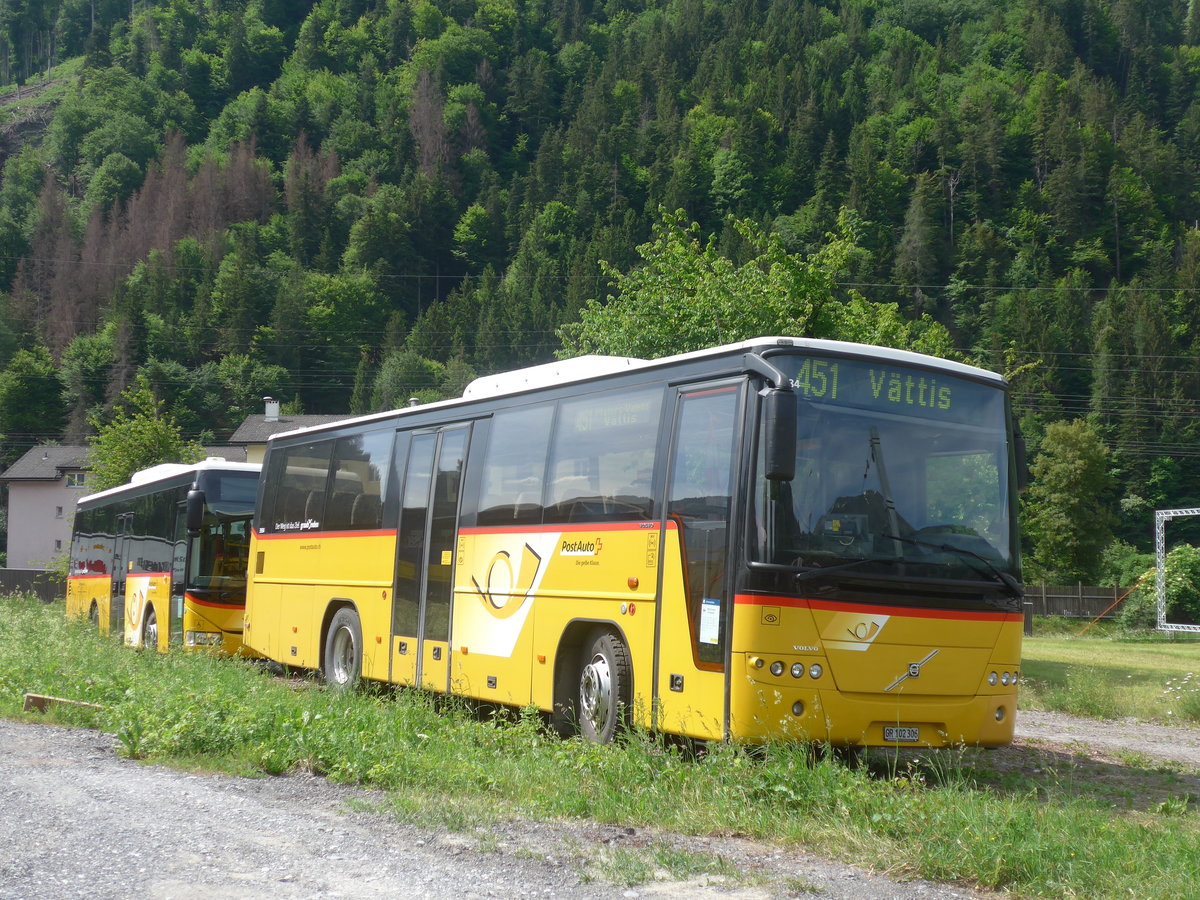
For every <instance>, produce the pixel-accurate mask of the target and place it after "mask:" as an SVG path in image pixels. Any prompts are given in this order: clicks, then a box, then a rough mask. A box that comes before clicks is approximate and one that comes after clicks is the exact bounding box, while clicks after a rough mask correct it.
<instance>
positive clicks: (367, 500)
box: [350, 494, 382, 528]
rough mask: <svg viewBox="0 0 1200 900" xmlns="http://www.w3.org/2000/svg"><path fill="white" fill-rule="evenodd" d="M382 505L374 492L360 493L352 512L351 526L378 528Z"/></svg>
mask: <svg viewBox="0 0 1200 900" xmlns="http://www.w3.org/2000/svg"><path fill="white" fill-rule="evenodd" d="M381 510H382V505H381V504H380V502H379V498H378V497H377V496H376V495H374V494H359V495H358V496H357V497H355V498H354V507H353V509H352V510H351V512H350V527H351V528H378V527H379V521H380V512H381Z"/></svg>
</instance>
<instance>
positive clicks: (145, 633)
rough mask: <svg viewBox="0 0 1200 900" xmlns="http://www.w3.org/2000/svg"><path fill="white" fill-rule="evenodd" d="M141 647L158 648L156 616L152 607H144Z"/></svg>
mask: <svg viewBox="0 0 1200 900" xmlns="http://www.w3.org/2000/svg"><path fill="white" fill-rule="evenodd" d="M142 647H144V648H145V649H147V650H157V649H158V616H156V615H155V614H154V607H153V606H148V607H146V622H145V624H144V625H143V626H142Z"/></svg>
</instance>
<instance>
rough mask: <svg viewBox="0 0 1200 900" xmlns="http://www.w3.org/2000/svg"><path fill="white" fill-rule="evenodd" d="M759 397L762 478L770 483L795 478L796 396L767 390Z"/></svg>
mask: <svg viewBox="0 0 1200 900" xmlns="http://www.w3.org/2000/svg"><path fill="white" fill-rule="evenodd" d="M759 396H760V397H762V423H763V430H762V439H763V442H764V447H763V460H764V463H765V466H766V470H765V471H764V472H763V476H764V477H765V478H767V479H768V480H770V481H791V480H792V479H793V478H795V477H796V395H795V393H794V392H792V391H791V390H780V389H779V388H768V389H767V390H765V391H763V392H762V393H761V394H759Z"/></svg>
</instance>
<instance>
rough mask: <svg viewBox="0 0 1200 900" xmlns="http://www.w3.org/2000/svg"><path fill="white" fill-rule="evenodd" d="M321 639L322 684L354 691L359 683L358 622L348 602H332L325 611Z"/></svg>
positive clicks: (359, 635) (361, 647) (360, 678)
mask: <svg viewBox="0 0 1200 900" xmlns="http://www.w3.org/2000/svg"><path fill="white" fill-rule="evenodd" d="M322 634H323V637H322V640H321V673H322V674H323V675H324V677H325V683H326V684H327V685H328V686H329V687H331V688H336V689H339V690H345V689H349V688H354V687H356V686H357V685H358V683H359V682H360V681H361V680H362V665H363V638H362V620H361V619H360V618H359V615H358V609H357V608H356V607H355V606H354V604H353V603H351V602H350V601H349V600H339V601H334V602H333V603H330V604H329V608H328V609H327V610H326V612H325V622H324V623H323V627H322Z"/></svg>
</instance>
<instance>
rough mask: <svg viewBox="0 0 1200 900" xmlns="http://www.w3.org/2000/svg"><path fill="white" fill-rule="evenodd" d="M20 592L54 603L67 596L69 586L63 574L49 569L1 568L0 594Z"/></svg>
mask: <svg viewBox="0 0 1200 900" xmlns="http://www.w3.org/2000/svg"><path fill="white" fill-rule="evenodd" d="M18 593H20V594H35V595H36V596H38V597H41V598H42V600H44V601H45V602H46V603H52V602H54V601H55V600H62V599H64V598H65V597H66V595H67V587H66V584H65V582H64V581H63V578H62V576H61V575H59V574H58V573H57V572H52V571H50V570H49V569H0V594H18Z"/></svg>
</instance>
